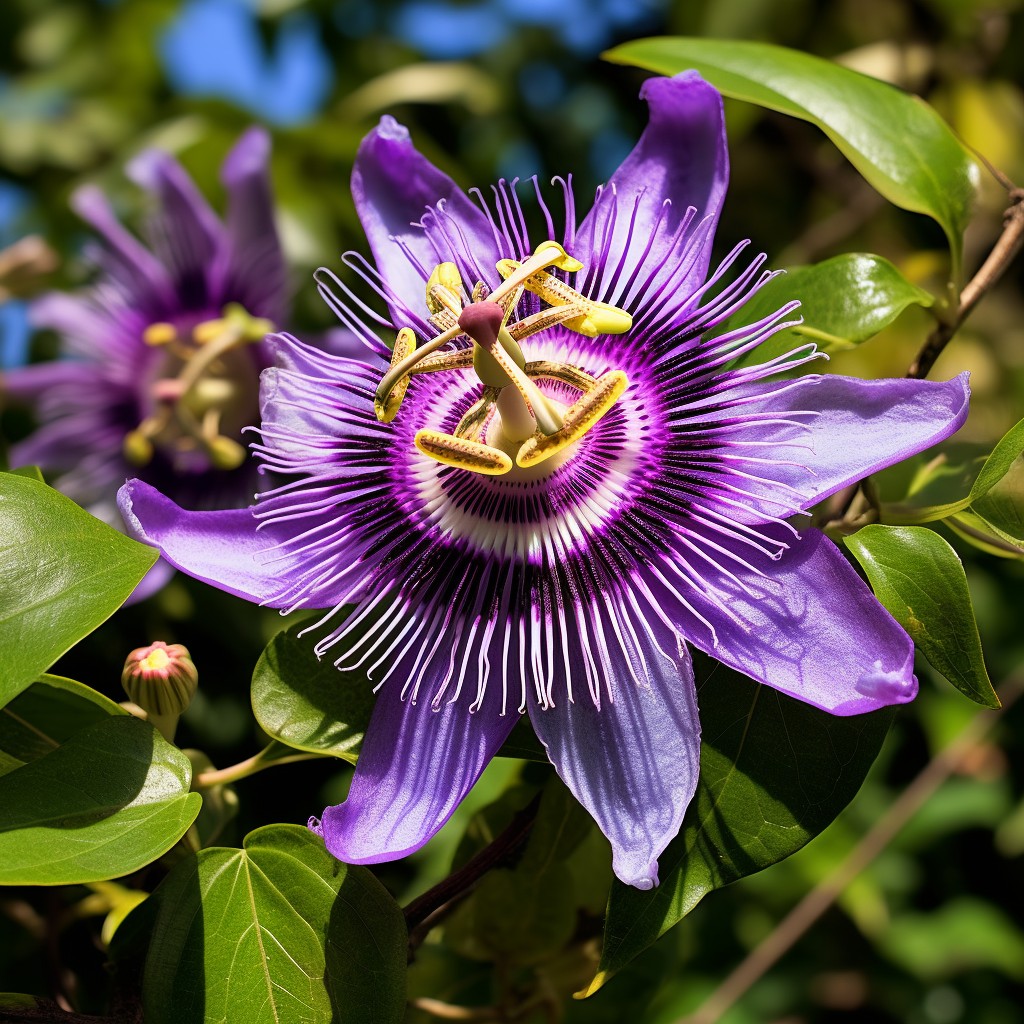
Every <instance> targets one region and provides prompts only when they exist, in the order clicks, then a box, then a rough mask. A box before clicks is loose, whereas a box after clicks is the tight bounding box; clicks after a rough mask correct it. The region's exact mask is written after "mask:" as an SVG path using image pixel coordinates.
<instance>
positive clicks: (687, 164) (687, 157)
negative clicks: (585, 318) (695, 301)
mask: <svg viewBox="0 0 1024 1024" xmlns="http://www.w3.org/2000/svg"><path fill="white" fill-rule="evenodd" d="M640 96H641V98H642V99H645V100H647V102H648V104H649V106H650V119H649V121H648V124H647V127H646V128H645V129H644V132H643V134H642V135H641V136H640V139H639V141H638V142H637V144H636V146H635V147H634V149H633V151H632V152H631V153H630V154H629V156H628V157H626V159H625V160H624V161H623V163H622V165H621V166H620V167H619V169H618V170H617V171H616V172H615V173H614V174H613V175H612V177H611V180H610V181H609V182H608V184H607V185H606V186H605V187H604V189H603V190H602V192H601V195H600V197H599V199H598V200H597V202H595V204H594V208H593V209H592V210H591V211H590V213H589V214H587V216H586V217H585V218H584V220H583V223H582V224H581V225H580V228H579V232H578V233H577V236H576V244H575V246H574V249H573V252H574V254H575V255H576V256H577V257H578V258H579V259H580V260H582V261H583V262H584V263H585V264H591V263H593V264H594V267H595V271H594V272H595V273H596V274H599V275H600V277H599V284H598V286H597V290H596V292H595V293H594V294H595V296H596V297H600V298H602V299H605V300H607V301H616V300H617V299H618V297H619V288H618V286H619V284H620V283H621V282H622V281H624V280H625V279H627V278H630V277H631V275H633V273H634V266H635V262H636V257H635V256H634V255H632V254H633V253H636V252H639V253H643V252H644V250H645V248H646V246H647V243H648V241H649V240H651V242H652V244H651V247H650V250H649V251H648V252H647V254H646V256H645V258H644V268H649V272H653V271H657V270H659V269H660V268H666V270H665V272H664V273H663V274H662V276H661V277H660V278H658V279H657V280H656V281H652V282H651V286H650V287H649V288H648V289H647V291H648V293H661V292H663V291H666V290H667V285H668V281H669V278H671V289H670V290H671V292H672V293H674V295H675V296H676V298H675V301H677V302H678V301H681V300H682V299H685V298H687V297H688V296H689V295H691V294H692V293H693V291H694V290H695V289H696V288H697V287H699V286H700V285H701V284H703V282H704V279H705V278H706V276H707V271H708V264H709V260H710V257H711V246H710V244H709V243H710V239H711V238H712V237H713V235H714V230H715V226H716V224H717V223H718V216H719V213H720V211H721V208H722V202H723V200H724V198H725V191H726V186H727V185H728V181H729V151H728V147H727V143H726V137H725V120H724V116H723V113H722V97H721V96H720V95H719V94H718V92H717V91H716V90H715V89H714V88H713V87H712V86H710V85H708V83H707V82H705V81H704V79H702V78H701V77H700V75H698V74H697V72H696V71H686V72H684V73H683V74H681V75H677V76H676V77H675V78H650V79H648V80H647V81H646V82H644V85H643V88H642V89H641V90H640ZM666 203H669V204H670V205H669V206H668V207H666V206H665V204H666ZM689 207H693V208H694V210H695V212H694V213H693V215H692V221H691V227H690V228H689V230H688V231H685V232H684V233H683V236H682V237H681V238H676V237H674V235H675V232H676V229H677V227H679V225H680V223H681V222H682V221H683V220H684V219H685V218H686V217H687V210H688V208H689ZM698 225H701V226H700V229H699V231H697V226H698ZM694 231H697V234H698V235H699V237H700V239H701V240H702V242H703V243H705V244H702V245H701V248H700V251H699V252H697V253H695V254H694V258H692V259H686V260H684V259H683V258H682V254H683V249H684V247H685V243H686V241H687V238H688V236H689V234H690V233H691V232H694ZM684 265H685V269H686V272H685V274H683V275H681V276H680V275H674V276H673V275H672V273H671V270H672V269H673V268H675V267H677V266H684ZM588 270H589V266H588ZM590 279H591V278H590V277H589V276H588V280H590ZM664 298H665V297H664V296H663V299H664ZM667 298H668V300H669V301H672V296H668V297H667ZM639 305H640V306H641V307H642V306H643V305H644V304H643V303H640V304H639ZM637 308H638V304H637V303H636V302H634V303H632V304H631V305H630V309H631V311H634V312H635V311H636V309H637Z"/></svg>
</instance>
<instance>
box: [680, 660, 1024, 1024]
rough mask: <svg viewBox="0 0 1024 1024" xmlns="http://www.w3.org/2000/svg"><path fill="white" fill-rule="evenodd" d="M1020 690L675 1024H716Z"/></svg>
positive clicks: (1015, 685)
mask: <svg viewBox="0 0 1024 1024" xmlns="http://www.w3.org/2000/svg"><path fill="white" fill-rule="evenodd" d="M1022 692H1024V677H1021V678H1015V679H1012V680H1010V681H1008V682H1005V683H1003V685H1002V686H1000V687H999V691H998V694H999V699H1000V701H1001V702H1002V705H1003V707H1002V710H1001V711H984V712H980V713H979V714H977V715H975V717H974V718H972V719H971V721H970V722H969V723H968V725H967V726H966V727H965V728H964V729H963V731H962V732H961V733H960V734H959V736H957V738H956V739H955V740H953V742H952V743H950V744H949V745H948V746H947V747H945V748H943V749H942V750H940V751H939V752H938V753H937V754H936V755H935V756H934V757H933V758H932V759H931V760H930V761H929V762H928V763H927V764H926V765H925V766H924V768H923V769H922V770H921V772H920V773H919V774H918V775H917V777H916V778H915V779H914V780H913V782H911V783H910V785H909V786H907V788H906V789H905V790H904V791H903V792H902V793H901V794H900V796H899V797H898V798H897V799H896V801H895V802H894V803H892V804H891V805H890V807H889V809H888V810H887V811H886V812H885V814H883V815H882V816H881V817H880V818H879V819H878V820H877V821H876V822H875V824H874V825H873V826H872V828H871V829H870V830H869V831H868V832H866V833H865V834H864V836H863V838H862V839H861V840H860V842H859V843H857V845H856V846H854V848H853V849H852V850H851V851H850V852H849V854H847V856H846V859H845V860H844V861H843V862H842V863H841V864H839V866H838V867H837V868H836V869H835V870H834V871H833V872H832V873H831V874H830V875H829V876H828V877H827V878H825V879H823V880H822V881H821V882H819V883H818V884H817V885H816V886H815V887H814V888H813V889H812V890H811V891H810V892H809V893H808V894H807V895H806V896H805V897H804V898H803V899H802V900H801V901H800V902H799V903H798V904H797V905H796V906H795V907H794V908H793V909H792V910H791V911H790V912H789V913H788V914H787V915H786V916H785V917H784V918H783V919H782V920H781V921H780V922H779V923H778V924H777V925H776V926H775V929H774V931H772V932H771V933H770V934H769V935H768V937H767V938H766V939H765V940H764V941H763V942H762V943H760V944H759V945H758V946H756V947H755V948H754V949H753V950H751V951H750V953H749V954H748V955H747V957H746V959H744V960H743V961H742V962H741V963H740V964H739V965H738V966H737V967H736V968H735V969H734V970H733V971H732V972H731V973H730V974H729V975H728V977H726V979H725V980H724V981H723V982H722V983H721V985H719V986H718V988H716V989H715V990H714V991H713V992H712V993H711V995H709V996H708V997H707V999H705V1000H704V1002H703V1003H702V1004H701V1005H700V1006H699V1007H698V1008H697V1009H696V1010H695V1011H694V1012H693V1013H691V1014H690V1015H689V1016H687V1017H683V1018H681V1019H680V1020H679V1021H677V1022H676V1024H715V1022H716V1021H719V1020H721V1018H722V1016H723V1015H724V1014H725V1013H726V1012H727V1011H728V1010H729V1009H730V1008H731V1007H732V1006H733V1005H734V1004H735V1003H736V1002H737V1001H738V1000H739V999H740V998H742V996H744V995H745V994H746V993H747V991H748V990H749V989H750V988H751V986H753V985H754V984H755V983H756V982H757V981H759V980H760V979H761V977H762V976H763V975H764V974H766V973H767V972H768V971H769V970H770V969H771V968H772V967H774V966H775V964H776V963H777V962H778V961H779V960H780V959H781V958H782V957H783V956H785V954H786V953H788V952H789V951H790V950H791V949H792V948H793V946H794V945H796V943H797V942H798V941H799V940H800V939H801V938H802V937H803V936H804V934H805V933H806V932H808V931H809V930H810V929H811V928H812V927H813V925H814V924H815V923H816V922H817V921H818V919H819V918H820V917H821V916H822V915H823V914H824V913H825V911H827V910H828V909H829V908H830V907H831V906H832V904H833V903H835V902H836V900H837V899H838V898H839V896H840V895H841V894H842V892H843V890H844V889H845V888H846V887H847V886H848V885H849V884H850V883H851V882H852V881H853V880H854V879H855V878H856V877H857V876H858V875H859V874H860V873H861V872H862V871H864V870H865V869H866V868H867V867H868V866H869V865H870V864H871V863H872V861H874V859H875V858H876V857H877V856H878V855H879V854H880V853H881V852H882V851H883V850H884V849H885V848H886V847H887V846H888V845H889V843H891V842H892V840H893V839H894V838H895V837H896V836H897V835H898V834H899V832H900V830H901V829H902V828H903V826H904V825H906V823H907V822H908V821H909V820H910V819H911V818H912V817H913V816H914V815H915V814H916V813H917V812H918V811H919V810H920V809H921V808H922V807H923V806H924V804H925V803H926V802H927V801H928V800H929V799H930V798H931V796H932V795H933V794H934V793H935V792H936V790H938V788H939V787H940V786H941V785H942V784H943V783H944V782H945V781H946V780H947V779H948V778H949V777H950V776H951V775H952V774H953V773H954V772H955V771H956V770H957V769H958V768H959V766H960V765H961V764H962V763H963V761H964V759H965V758H966V757H967V755H968V754H969V753H970V752H971V751H972V750H973V749H974V748H975V747H976V746H977V745H978V743H979V741H980V740H982V739H983V738H984V737H985V736H986V734H987V733H989V732H990V731H991V730H992V728H993V727H994V726H995V723H996V722H997V721H998V720H999V718H1000V717H1001V716H1002V715H1003V714H1005V712H1006V711H1007V710H1008V709H1009V708H1010V706H1011V705H1012V704H1013V703H1014V701H1015V700H1016V699H1017V698H1018V697H1019V696H1020V695H1021V693H1022Z"/></svg>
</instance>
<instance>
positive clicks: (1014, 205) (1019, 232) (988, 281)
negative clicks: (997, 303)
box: [907, 186, 1024, 380]
mask: <svg viewBox="0 0 1024 1024" xmlns="http://www.w3.org/2000/svg"><path fill="white" fill-rule="evenodd" d="M1009 198H1010V206H1009V208H1008V209H1007V211H1006V215H1005V217H1004V219H1003V230H1002V233H1001V234H1000V236H999V238H998V239H997V241H996V244H995V245H994V246H993V247H992V251H991V252H990V253H989V254H988V257H987V258H986V260H985V262H984V263H982V265H981V268H980V269H979V270H978V272H977V273H976V274H975V275H974V277H972V278H971V280H970V281H968V283H967V285H966V286H965V287H964V290H963V291H962V292H961V294H960V305H959V307H958V308H957V310H956V312H955V314H954V315H953V316H952V317H950V318H949V319H948V320H947V321H945V322H943V323H940V324H939V325H938V326H937V327H936V328H935V330H934V331H932V333H931V334H930V335H929V336H928V340H927V341H926V342H925V343H924V345H923V346H922V348H921V351H920V352H918V354H917V356H916V358H915V359H914V361H913V362H912V363H911V364H910V367H909V368H908V369H907V376H908V377H912V378H915V379H917V380H922V379H923V378H925V377H927V376H928V372H929V371H930V370H931V368H932V367H933V366H934V365H935V361H936V360H937V359H938V358H939V356H940V355H941V354H942V350H943V349H944V348H945V347H946V346H947V345H948V344H949V342H950V340H951V339H952V338H953V335H954V334H956V332H957V331H958V330H959V329H960V326H961V325H962V324H963V322H964V321H965V320H966V319H967V317H968V316H970V314H971V311H972V310H973V309H974V307H975V306H976V305H977V304H978V302H979V301H980V300H981V299H982V298H983V297H984V296H985V294H986V293H987V292H988V291H989V289H990V288H991V287H992V286H993V285H994V284H995V283H996V282H997V281H998V280H999V279H1000V278H1001V277H1002V276H1003V274H1004V273H1005V272H1006V268H1007V267H1009V265H1010V264H1011V263H1012V262H1013V259H1014V257H1015V256H1016V255H1017V253H1019V252H1020V249H1021V245H1024V189H1020V188H1017V187H1016V186H1013V187H1011V188H1010V190H1009Z"/></svg>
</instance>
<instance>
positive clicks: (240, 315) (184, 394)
mask: <svg viewBox="0 0 1024 1024" xmlns="http://www.w3.org/2000/svg"><path fill="white" fill-rule="evenodd" d="M273 329H274V327H273V324H271V323H270V321H269V320H264V319H261V318H257V317H252V316H250V315H249V314H248V313H247V312H246V311H245V310H244V309H243V308H242V307H241V306H239V305H237V304H231V305H229V306H226V307H225V308H224V314H223V316H222V317H219V318H217V319H214V320H204V321H202V322H201V323H199V324H196V325H195V326H194V327H193V328H192V329H191V331H188V332H186V331H183V330H181V329H179V328H178V327H175V325H174V324H170V323H154V324H150V326H149V327H147V328H146V330H145V331H144V332H143V336H142V337H143V341H144V342H145V343H146V344H147V345H149V346H151V347H153V348H159V349H161V350H162V351H163V353H164V358H163V361H162V363H161V364H160V366H159V369H158V370H157V373H156V375H155V376H154V378H153V381H152V383H151V385H150V387H149V389H148V396H149V399H150V401H151V411H150V412H149V414H148V415H147V416H145V418H144V419H143V420H142V421H141V422H140V423H139V425H138V426H137V427H136V428H135V429H134V430H132V431H130V432H129V433H128V434H127V435H125V439H124V454H125V457H126V458H127V459H128V460H129V461H130V462H132V463H134V464H135V465H137V466H145V465H148V464H149V462H150V461H151V460H152V459H153V457H154V455H155V454H156V451H157V450H158V449H159V450H160V451H162V452H163V453H164V454H165V455H167V456H169V457H170V458H171V459H173V460H174V461H175V462H179V463H180V462H184V463H192V464H193V465H194V464H195V463H196V462H197V461H198V462H199V463H200V465H201V466H202V468H204V469H205V468H210V467H213V468H215V469H236V468H237V467H238V466H240V465H241V464H242V462H243V461H244V460H245V448H244V447H243V446H242V445H241V444H239V443H238V441H237V440H235V438H236V437H237V436H238V434H239V433H240V432H241V430H242V428H243V427H245V426H246V425H247V424H249V423H251V422H252V421H253V419H254V418H255V416H256V414H257V412H258V398H257V396H258V393H259V368H258V367H257V365H256V364H255V362H254V361H253V359H252V358H251V356H250V354H249V353H248V352H247V351H246V348H247V347H248V346H249V345H251V344H253V343H255V342H259V341H262V340H263V338H264V337H265V336H266V335H267V334H268V333H269V332H270V331H272V330H273Z"/></svg>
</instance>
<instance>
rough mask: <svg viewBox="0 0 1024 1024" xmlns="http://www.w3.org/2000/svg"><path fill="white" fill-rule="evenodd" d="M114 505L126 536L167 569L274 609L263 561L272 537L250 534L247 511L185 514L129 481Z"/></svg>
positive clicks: (275, 584)
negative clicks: (149, 549)
mask: <svg viewBox="0 0 1024 1024" xmlns="http://www.w3.org/2000/svg"><path fill="white" fill-rule="evenodd" d="M117 503H118V506H119V507H120V509H121V515H122V516H123V517H124V521H125V525H126V526H127V528H128V533H129V534H130V535H131V536H133V537H135V538H136V539H137V540H140V541H142V543H143V544H151V545H152V546H153V547H156V548H159V549H160V553H161V554H162V555H163V556H164V558H166V559H167V561H168V562H170V563H171V565H173V566H175V567H176V568H178V569H181V570H182V572H187V573H188V574H189V575H190V576H194V577H195V578H196V579H199V580H203V581H205V582H206V583H211V584H212V585H213V586H215V587H219V588H220V589H221V590H226V591H227V592H228V593H229V594H235V595H236V596H238V597H243V598H245V599H246V600H247V601H255V602H257V603H260V604H269V605H270V606H271V607H277V605H275V603H274V597H275V595H276V594H277V593H278V592H279V591H280V588H281V583H280V579H279V576H278V572H279V569H278V567H277V566H276V565H275V564H274V563H270V564H267V563H266V551H267V549H268V548H269V547H271V546H272V545H273V544H274V542H275V539H276V538H275V537H274V535H273V534H272V533H270V532H269V531H261V532H259V533H257V532H256V520H255V519H254V518H253V515H252V512H251V510H249V509H230V510H227V511H216V512H189V511H187V510H186V509H183V508H181V507H180V506H179V505H176V504H175V503H174V502H173V501H171V499H170V498H166V497H164V495H162V494H161V493H160V492H159V491H158V490H156V488H155V487H150V486H149V484H146V483H143V482H142V481H141V480H129V481H128V483H126V484H125V485H124V486H123V487H122V488H121V489H120V490H119V491H118V493H117Z"/></svg>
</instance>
